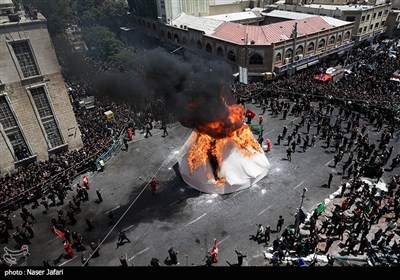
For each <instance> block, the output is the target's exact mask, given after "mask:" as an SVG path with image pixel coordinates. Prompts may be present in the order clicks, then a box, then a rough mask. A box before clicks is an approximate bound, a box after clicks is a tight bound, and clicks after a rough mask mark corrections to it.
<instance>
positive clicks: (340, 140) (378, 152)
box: [254, 96, 400, 265]
mask: <svg viewBox="0 0 400 280" xmlns="http://www.w3.org/2000/svg"><path fill="white" fill-rule="evenodd" d="M331 103H332V104H331ZM331 103H330V102H329V99H326V100H324V101H320V102H317V103H313V102H311V97H310V96H304V97H300V98H295V100H294V102H290V101H288V100H282V101H280V100H279V99H278V98H276V99H273V98H272V99H270V98H269V99H266V100H263V101H262V106H265V109H268V111H269V112H270V115H272V116H281V119H283V120H284V119H286V116H288V115H292V116H295V117H297V118H298V119H299V121H298V122H296V123H293V124H292V125H291V127H292V131H291V132H289V129H290V127H289V128H288V127H287V126H284V127H283V130H282V132H281V133H279V135H278V139H277V143H276V145H282V144H283V145H285V146H287V148H286V151H287V159H288V160H289V161H291V157H292V154H293V153H296V152H297V153H299V152H300V150H301V151H302V153H303V154H304V153H306V152H307V151H308V149H310V148H313V147H314V146H315V145H321V146H322V147H323V148H325V149H327V150H329V151H331V149H334V150H332V151H334V153H335V156H334V158H333V159H332V163H331V165H330V166H331V167H334V168H336V170H337V173H336V174H332V173H331V174H329V179H328V184H326V185H325V186H326V187H328V188H330V187H331V182H332V178H333V176H334V175H336V176H341V180H343V183H342V186H341V193H340V196H339V197H341V198H342V197H345V199H344V200H343V202H342V203H341V205H336V207H335V208H334V209H333V210H332V211H331V212H330V213H329V214H327V215H325V214H324V215H320V214H321V213H318V211H315V212H314V214H313V215H312V216H311V218H310V219H309V221H307V222H305V220H304V219H303V220H302V221H299V223H300V224H301V223H303V224H307V225H306V226H304V228H307V229H308V230H307V231H306V232H305V231H304V230H303V231H301V234H300V235H298V234H297V232H296V228H293V226H292V227H288V228H286V229H285V230H284V232H283V233H282V234H279V233H280V231H281V227H282V225H283V220H282V218H280V219H279V220H278V223H277V229H276V233H278V235H277V237H276V239H275V240H274V241H273V242H272V248H271V252H272V254H273V255H274V258H273V260H274V265H279V264H280V263H283V260H284V258H285V257H286V256H289V255H291V256H297V257H305V256H307V255H309V254H312V253H315V252H316V251H319V253H325V254H329V248H330V246H332V243H333V242H335V241H336V240H340V241H343V247H344V248H347V249H343V250H342V252H341V253H342V254H343V255H349V254H354V253H359V254H361V255H363V254H366V255H368V256H376V255H379V256H381V257H380V259H379V260H380V262H379V264H381V263H386V264H389V263H398V260H399V259H400V250H399V242H400V241H399V238H398V232H396V229H397V221H398V218H399V217H400V205H399V203H400V178H399V176H398V175H393V176H391V178H390V181H389V183H388V184H387V186H388V190H387V192H384V191H380V190H379V189H378V188H377V187H376V184H378V183H379V182H381V181H380V180H381V178H382V176H383V174H384V172H385V171H393V170H397V169H398V167H399V166H400V154H398V155H396V154H394V153H393V150H394V146H393V145H394V142H395V140H394V139H395V138H396V137H395V136H394V134H395V127H394V126H393V125H392V124H390V123H387V124H386V125H385V127H384V128H383V117H382V116H381V115H380V114H378V113H377V112H376V111H375V110H371V111H367V112H365V113H364V114H362V113H360V112H357V111H356V110H354V109H352V108H351V106H349V105H348V104H347V103H342V104H334V103H333V102H331ZM264 111H265V110H264ZM367 127H370V128H372V129H371V130H373V132H376V133H380V137H379V140H378V141H373V140H371V139H370V137H369V134H370V133H371V132H370V131H371V130H367ZM310 135H311V136H310ZM281 141H284V142H282V143H281ZM340 165H341V166H340ZM339 166H340V168H339ZM362 177H368V178H373V179H374V180H375V181H374V182H373V183H371V184H368V183H366V182H364V181H362V180H361V178H362ZM346 181H348V182H346ZM298 219H300V215H299V217H298ZM386 219H387V220H386ZM386 221H387V222H386ZM378 223H387V226H386V229H385V230H383V231H382V230H380V235H379V236H378V235H376V234H373V233H374V232H375V231H376V227H375V225H376V224H378ZM302 228H303V226H302ZM344 236H345V237H344ZM395 236H397V237H395ZM270 238H271V226H270V225H267V226H265V227H264V226H263V225H262V224H259V225H258V228H257V234H256V235H255V236H254V239H255V240H257V241H259V240H260V239H261V240H263V241H265V242H269V241H270ZM357 244H359V245H358V247H357V250H356V248H355V246H356V245H357ZM321 247H325V249H324V251H322V252H321V249H320V248H321ZM375 259H378V258H375ZM332 260H333V259H329V263H332V262H333V261H332ZM287 264H289V265H290V264H291V263H287ZM294 265H298V263H294ZM314 265H315V264H314Z"/></svg>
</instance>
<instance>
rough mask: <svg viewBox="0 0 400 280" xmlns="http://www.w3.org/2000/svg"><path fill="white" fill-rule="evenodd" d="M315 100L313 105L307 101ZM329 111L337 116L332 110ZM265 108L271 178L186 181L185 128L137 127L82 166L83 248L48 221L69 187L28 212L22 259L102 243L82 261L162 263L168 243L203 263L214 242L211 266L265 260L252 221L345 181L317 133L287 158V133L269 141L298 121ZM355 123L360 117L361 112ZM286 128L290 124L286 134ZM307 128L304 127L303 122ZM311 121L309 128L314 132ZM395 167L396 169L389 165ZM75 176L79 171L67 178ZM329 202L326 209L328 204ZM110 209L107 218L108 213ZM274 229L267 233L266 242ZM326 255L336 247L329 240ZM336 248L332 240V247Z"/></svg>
mask: <svg viewBox="0 0 400 280" xmlns="http://www.w3.org/2000/svg"><path fill="white" fill-rule="evenodd" d="M314 105H315V104H314ZM247 108H250V109H251V110H253V111H254V112H255V113H256V114H257V117H256V118H255V120H253V122H254V123H256V122H258V114H260V113H261V111H262V110H261V109H260V108H259V107H258V106H256V104H246V109H247ZM337 112H338V109H335V111H334V114H333V115H335V114H337ZM269 113H270V112H269V111H268V110H267V112H266V113H265V114H264V123H263V125H264V132H263V134H264V139H265V140H266V139H267V138H268V139H271V141H272V143H273V146H272V149H271V151H270V152H268V153H267V154H266V155H267V158H268V160H269V162H270V163H271V168H270V170H269V172H268V175H267V176H266V177H265V178H264V179H262V180H261V181H260V182H258V183H257V184H256V185H254V186H252V187H251V188H249V189H246V190H243V191H240V192H236V193H232V194H228V195H216V194H212V195H210V194H204V193H200V192H199V191H197V190H194V189H192V188H191V187H188V186H187V185H186V184H185V183H184V182H183V181H182V179H181V178H180V176H179V171H178V166H177V161H176V155H177V153H178V151H179V149H180V148H181V147H182V145H183V144H184V143H185V141H186V140H187V138H188V137H189V135H190V133H191V130H189V129H187V128H185V127H182V126H181V125H179V124H178V123H175V124H172V125H171V126H170V128H169V136H167V137H165V138H164V137H161V135H162V130H153V136H152V137H149V138H146V139H145V138H144V137H143V134H141V133H140V131H136V135H135V136H134V137H133V141H131V142H130V143H129V149H128V150H127V151H125V150H121V151H120V152H119V153H118V154H117V155H115V156H114V157H113V158H112V159H111V160H109V161H108V162H107V165H106V168H105V170H104V171H103V172H98V173H97V172H95V173H87V174H86V175H87V176H88V177H89V181H90V190H89V201H87V202H84V203H83V204H82V206H81V209H82V212H81V213H79V214H77V215H76V219H77V221H78V222H77V223H76V224H75V225H69V226H68V228H69V230H70V232H71V233H72V232H73V231H77V232H79V233H81V234H82V235H83V236H84V241H83V244H84V247H85V249H86V250H84V251H80V252H77V251H76V250H75V249H74V257H73V258H72V259H66V258H65V257H64V255H65V251H64V248H63V243H62V239H61V238H59V237H58V236H57V235H56V234H55V233H54V231H53V229H52V223H51V218H52V217H57V210H58V209H65V210H64V212H66V210H67V208H68V206H67V204H68V201H69V200H70V198H71V197H72V195H74V194H75V190H73V191H72V192H68V197H67V199H66V203H64V205H62V206H57V207H51V208H50V210H49V212H48V213H47V214H44V213H42V211H43V210H44V208H43V206H40V207H39V208H37V209H33V210H32V211H33V214H34V216H35V217H36V219H37V220H38V222H37V223H35V224H33V226H32V227H33V229H34V232H35V236H34V238H33V239H31V242H32V244H31V245H29V252H30V256H29V257H28V258H27V259H26V261H25V262H20V263H19V265H29V266H41V265H42V262H43V260H46V259H48V260H50V264H53V263H54V265H57V266H81V265H82V262H81V256H82V254H84V255H85V256H86V257H88V256H89V255H90V253H91V252H92V250H91V249H90V243H91V242H92V241H96V242H97V241H98V240H100V242H101V247H100V251H99V253H100V255H99V256H98V257H95V258H94V257H93V258H91V259H90V261H89V265H90V266H119V265H120V261H119V257H120V256H121V255H123V254H125V253H126V254H127V259H128V264H129V265H133V266H148V265H149V264H150V261H151V259H152V258H157V259H159V260H160V263H161V265H162V266H164V265H167V264H168V261H167V262H165V260H166V258H167V256H168V249H169V248H170V247H173V248H174V249H175V250H176V251H179V254H178V261H179V264H178V266H197V265H204V264H205V262H204V259H205V256H206V255H207V252H209V251H210V250H211V248H212V246H213V242H214V238H215V239H217V240H218V242H219V243H218V248H219V262H218V263H217V264H215V266H227V265H228V264H227V262H226V261H225V260H227V261H228V262H230V263H236V259H237V257H236V253H235V250H240V251H242V252H243V253H244V254H246V255H247V257H246V258H244V261H243V265H244V266H263V265H270V261H269V260H267V259H265V258H264V251H265V250H266V247H264V243H262V244H258V242H256V241H254V240H253V239H252V238H251V236H252V235H255V234H256V231H257V224H259V223H262V224H263V225H268V224H269V225H271V229H272V230H275V228H276V224H277V220H278V217H279V216H280V215H282V216H283V218H284V219H285V223H284V227H286V226H288V225H290V224H294V221H295V217H294V215H295V213H296V212H297V209H298V207H299V205H300V202H301V195H302V193H303V188H307V189H308V191H307V192H306V193H305V199H304V203H303V209H304V210H305V211H306V212H311V211H313V210H314V209H315V207H316V206H317V205H318V203H320V202H323V201H324V199H326V198H328V197H329V196H330V195H331V194H332V193H333V192H335V191H337V190H338V186H339V185H340V183H341V182H342V181H344V180H345V179H343V178H342V176H341V175H339V174H337V173H338V172H339V173H340V172H341V164H338V165H337V168H333V167H332V161H333V157H334V155H335V151H334V147H330V148H324V147H325V146H326V145H325V143H323V142H325V141H323V140H320V139H319V138H317V141H316V145H315V146H314V147H308V148H307V150H306V151H305V152H302V151H300V150H302V149H300V147H298V148H297V150H296V152H295V153H293V154H292V160H291V162H289V161H288V160H286V146H285V143H286V142H287V141H286V140H282V141H281V144H280V145H276V141H277V137H278V134H279V133H280V132H282V128H283V126H285V125H286V126H288V124H289V123H290V122H292V121H293V123H297V122H298V121H299V118H296V117H294V116H291V115H288V117H287V119H286V120H282V119H281V116H279V117H272V116H271V115H270V114H269ZM361 123H365V120H363V119H361ZM292 127H293V126H290V125H289V126H288V128H289V129H288V131H289V132H291V130H292ZM299 131H300V132H305V131H306V128H305V126H304V127H302V128H300V130H299ZM315 131H316V127H312V128H311V131H310V133H315ZM367 131H369V137H370V141H375V140H376V139H379V137H380V134H378V133H376V132H374V131H373V128H371V127H369V126H368V127H367ZM396 133H397V134H395V136H394V139H393V140H392V142H391V144H392V145H393V146H394V151H393V155H396V154H398V153H400V145H399V141H400V135H399V133H398V132H396ZM394 171H396V169H395V170H394ZM330 173H333V174H334V176H333V181H332V187H331V188H327V187H326V184H327V182H328V177H329V174H330ZM393 174H394V172H385V173H384V175H383V178H382V179H383V180H384V181H387V180H389V179H390V177H391V175H393ZM153 176H154V177H155V178H156V180H157V181H158V182H159V188H158V189H157V191H156V195H155V196H152V193H151V190H150V188H149V186H148V182H149V181H150V179H151V178H152V177H153ZM78 181H80V182H82V176H79V177H78V178H77V179H76V180H75V182H74V185H75V184H76V183H77V182H78ZM97 188H101V189H102V196H103V199H104V201H103V202H102V203H96V202H95V201H96V199H97V196H96V193H95V191H96V189H97ZM328 209H329V207H328ZM110 212H112V213H113V215H112V216H113V217H112V218H111V217H110ZM11 217H12V221H13V223H14V226H15V225H19V224H21V219H20V217H19V212H15V213H14V214H13V215H11ZM85 219H90V220H91V223H92V225H93V226H94V228H93V229H91V230H89V229H88V227H87V224H86V222H85ZM121 230H123V231H124V232H125V234H126V236H127V237H128V239H129V240H130V243H128V242H126V243H125V244H123V245H121V246H117V240H118V237H119V234H118V233H119V231H121ZM276 235H277V233H272V236H271V241H272V240H273V239H275V238H276ZM338 243H339V242H337V243H336V245H334V246H333V247H332V249H331V250H332V252H331V253H332V254H335V252H339V251H340V250H339V249H337V250H336V249H335V246H339V244H338ZM15 245H16V243H15V241H14V240H13V239H12V238H10V239H9V241H8V243H7V244H1V246H2V250H3V247H8V248H13V247H14V246H15ZM337 248H339V247H337Z"/></svg>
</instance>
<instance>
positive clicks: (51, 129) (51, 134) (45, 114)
mask: <svg viewBox="0 0 400 280" xmlns="http://www.w3.org/2000/svg"><path fill="white" fill-rule="evenodd" d="M29 91H30V93H31V95H32V99H33V102H34V103H35V106H36V109H37V111H38V113H39V116H40V120H41V122H42V124H43V127H44V130H45V132H46V135H47V139H48V140H49V142H50V145H51V147H52V148H55V147H58V146H61V145H62V144H64V143H63V140H62V137H61V133H60V130H59V129H58V125H57V122H56V119H55V118H54V114H53V110H52V109H51V106H50V102H49V99H48V98H47V94H46V91H45V89H44V87H43V86H41V87H37V88H33V89H29Z"/></svg>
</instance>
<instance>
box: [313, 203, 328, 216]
mask: <svg viewBox="0 0 400 280" xmlns="http://www.w3.org/2000/svg"><path fill="white" fill-rule="evenodd" d="M325 208H326V206H325V204H324V203H323V202H321V203H320V204H318V205H317V208H315V210H314V211H315V212H317V214H318V215H319V214H321V213H322V212H324V210H325Z"/></svg>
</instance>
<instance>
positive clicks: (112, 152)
mask: <svg viewBox="0 0 400 280" xmlns="http://www.w3.org/2000/svg"><path fill="white" fill-rule="evenodd" d="M125 137H126V127H124V128H123V130H122V132H121V134H120V136H119V137H118V140H117V141H115V142H114V143H113V144H112V145H111V147H110V148H109V149H108V150H107V152H105V153H104V154H102V155H101V156H99V158H98V159H97V160H96V162H95V164H96V169H97V171H99V170H101V169H102V168H103V166H102V164H101V161H103V164H105V163H106V162H107V161H108V160H109V159H110V158H112V156H113V155H116V154H118V153H119V151H120V150H121V148H122V145H123V142H124V138H125Z"/></svg>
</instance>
